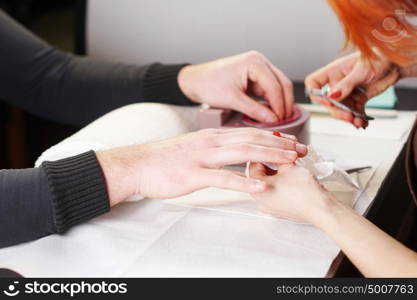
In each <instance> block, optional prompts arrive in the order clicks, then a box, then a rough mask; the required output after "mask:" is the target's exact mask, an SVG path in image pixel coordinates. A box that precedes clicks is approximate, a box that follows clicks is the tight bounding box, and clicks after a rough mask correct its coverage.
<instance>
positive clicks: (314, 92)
mask: <svg viewBox="0 0 417 300" xmlns="http://www.w3.org/2000/svg"><path fill="white" fill-rule="evenodd" d="M305 94H306V96H307V97H308V96H318V97H320V98H322V99H324V100H325V101H327V102H329V103H331V104H332V105H334V106H335V107H337V108H340V109H342V110H344V111H347V112H350V113H352V114H353V115H354V116H355V117H358V118H361V119H362V120H364V121H366V122H367V121H372V120H375V118H373V117H371V116H368V115H366V114H363V113H361V112H358V111H357V110H354V109H352V108H350V107H349V106H347V105H345V104H343V103H341V102H339V101H336V100H334V99H332V98H330V97H328V96H327V92H325V91H323V90H321V89H306V90H305Z"/></svg>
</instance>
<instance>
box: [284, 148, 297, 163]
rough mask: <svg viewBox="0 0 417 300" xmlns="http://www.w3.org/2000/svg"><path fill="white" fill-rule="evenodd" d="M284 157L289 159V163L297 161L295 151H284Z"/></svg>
mask: <svg viewBox="0 0 417 300" xmlns="http://www.w3.org/2000/svg"><path fill="white" fill-rule="evenodd" d="M284 156H285V157H286V158H287V159H289V160H290V161H294V160H296V159H297V157H298V154H297V152H295V151H289V150H285V151H284Z"/></svg>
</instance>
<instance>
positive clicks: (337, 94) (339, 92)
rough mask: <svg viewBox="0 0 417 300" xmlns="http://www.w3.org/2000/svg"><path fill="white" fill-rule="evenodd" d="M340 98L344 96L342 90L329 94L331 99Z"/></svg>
mask: <svg viewBox="0 0 417 300" xmlns="http://www.w3.org/2000/svg"><path fill="white" fill-rule="evenodd" d="M340 96H342V91H341V90H338V91H334V92H331V93H330V94H329V97H330V98H332V99H338V98H339V97H340Z"/></svg>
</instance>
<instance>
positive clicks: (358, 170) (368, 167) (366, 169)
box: [345, 166, 372, 174]
mask: <svg viewBox="0 0 417 300" xmlns="http://www.w3.org/2000/svg"><path fill="white" fill-rule="evenodd" d="M370 169H372V167H371V166H366V167H361V168H354V169H348V170H345V171H346V173H348V174H353V173H363V172H366V171H368V170H370Z"/></svg>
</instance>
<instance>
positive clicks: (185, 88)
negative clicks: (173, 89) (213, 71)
mask: <svg viewBox="0 0 417 300" xmlns="http://www.w3.org/2000/svg"><path fill="white" fill-rule="evenodd" d="M194 68H195V66H194V65H188V66H185V67H183V68H182V69H181V70H180V72H179V73H178V79H177V80H178V86H179V87H180V90H181V91H182V92H183V94H184V95H185V96H186V97H187V98H188V99H190V100H191V101H193V102H197V103H200V101H198V99H199V98H198V95H197V94H196V93H195V89H194V88H195V85H194V84H193V77H195V74H194V72H193V70H194Z"/></svg>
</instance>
